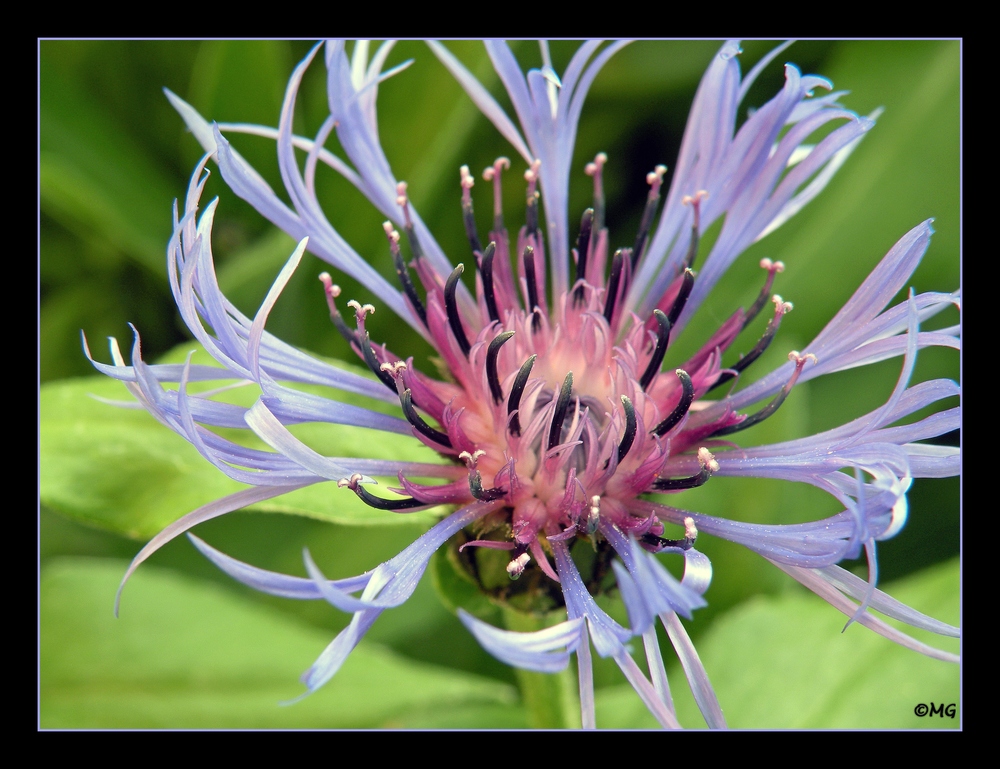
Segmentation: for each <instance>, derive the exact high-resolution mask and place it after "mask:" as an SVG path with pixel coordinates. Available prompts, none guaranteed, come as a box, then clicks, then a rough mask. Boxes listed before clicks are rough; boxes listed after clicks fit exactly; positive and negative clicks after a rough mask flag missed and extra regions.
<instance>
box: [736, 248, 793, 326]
mask: <svg viewBox="0 0 1000 769" xmlns="http://www.w3.org/2000/svg"><path fill="white" fill-rule="evenodd" d="M760 266H761V269H764V270H767V278H766V279H765V281H764V287H763V288H762V289H761V290H760V293H759V294H757V299H756V300H755V301H754V303H753V305H751V307H750V309H749V310H747V313H746V316H745V317H744V318H743V328H746V327H747V326H748V325H749V324H750V322H751V321H752V320H753V319H754V318H756V317H757V315H758V314H759V313H760V311H761V310H763V309H764V305H766V304H767V300H768V298H769V297H770V296H771V287H772V286H773V285H774V276H775V275H776V274H778V273H779V272H784V271H785V264H784V262H772V261H771V260H770V259H768V258H767V257H766V256H765V257H764V258H763V259H761V260H760ZM741 330H742V329H741Z"/></svg>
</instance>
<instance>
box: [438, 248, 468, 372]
mask: <svg viewBox="0 0 1000 769" xmlns="http://www.w3.org/2000/svg"><path fill="white" fill-rule="evenodd" d="M463 272H465V265H463V264H460V265H458V267H456V268H455V269H454V271H453V272H452V273H451V275H449V276H448V280H447V281H446V282H445V284H444V308H445V311H446V312H447V313H448V325H449V326H451V333H452V334H453V335H454V336H455V341H457V342H458V346H459V348H461V350H462V354H463V355H465V357H469V349H470V345H469V340H468V339H467V338H466V336H465V330H464V329H463V328H462V319H461V318H460V317H458V303H457V302H456V301H455V289H456V288H458V281H459V279H460V278H461V277H462V273H463Z"/></svg>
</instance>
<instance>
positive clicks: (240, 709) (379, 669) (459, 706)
mask: <svg viewBox="0 0 1000 769" xmlns="http://www.w3.org/2000/svg"><path fill="white" fill-rule="evenodd" d="M124 568H125V563H124V562H122V561H112V560H101V559H59V560H56V561H54V562H53V563H51V565H49V566H48V567H47V568H46V569H45V570H44V572H43V574H42V580H41V639H42V640H41V651H40V660H41V725H42V727H43V728H385V727H399V726H404V725H412V726H416V725H428V724H432V723H434V720H435V718H436V717H437V716H438V714H454V713H458V714H460V718H459V719H458V720H459V721H460V723H461V725H462V726H469V727H479V728H483V727H489V726H492V725H494V724H497V725H502V726H516V725H523V717H521V718H520V720H519V718H518V712H519V711H518V708H517V706H516V698H517V695H516V692H515V690H514V689H513V688H512V687H510V686H508V685H506V684H502V683H498V682H496V681H492V680H490V679H485V678H481V677H478V676H473V675H469V674H467V673H461V672H456V671H453V670H447V669H445V668H439V667H435V666H432V665H427V664H422V663H416V662H413V661H411V660H407V659H405V658H403V657H401V656H399V655H397V654H393V653H391V652H389V651H387V650H385V649H383V648H381V647H379V646H377V645H375V644H368V643H365V642H362V643H361V644H360V645H359V647H358V648H357V649H355V650H354V652H353V653H352V654H351V656H350V657H349V658H348V660H347V662H346V663H345V664H344V666H343V668H342V669H341V670H340V671H339V672H338V674H337V675H336V676H335V677H334V678H333V680H332V681H331V682H330V683H329V684H327V685H326V686H325V687H323V689H321V690H320V691H318V692H317V693H316V694H314V695H312V696H310V697H307V698H306V699H304V700H303V701H301V702H299V703H296V704H294V705H290V706H287V707H283V706H281V705H280V704H279V703H281V702H285V701H288V700H290V699H292V698H294V697H296V696H298V695H299V694H301V693H302V687H301V685H300V684H299V683H298V681H297V679H298V676H299V675H300V674H301V673H302V671H303V670H305V669H306V668H307V667H308V666H309V665H310V664H311V663H312V662H313V661H314V659H315V658H316V657H317V656H318V655H319V653H320V652H321V651H322V650H323V648H324V647H325V646H326V645H327V644H328V643H329V642H330V640H331V639H330V636H329V635H328V634H326V633H324V632H323V631H320V630H316V629H315V628H311V627H308V626H305V625H302V624H301V623H299V622H298V621H296V620H293V619H290V618H289V617H288V616H286V615H284V614H282V613H280V612H277V611H274V610H273V609H270V608H266V607H261V606H256V605H253V604H251V603H248V602H245V601H243V600H242V599H240V598H237V597H234V596H233V595H231V594H230V593H228V592H227V591H224V590H221V589H219V588H218V587H215V586H210V585H206V584H204V583H196V582H194V581H192V580H190V579H188V578H186V577H181V576H178V575H177V574H175V573H173V572H170V571H166V570H159V569H156V568H155V567H147V568H144V569H143V570H141V571H140V572H139V573H138V574H137V575H136V576H135V578H134V580H133V581H132V584H131V585H130V590H131V591H132V600H130V601H129V606H128V610H127V611H125V612H123V614H122V617H121V618H120V619H115V618H114V616H113V614H112V611H111V605H112V600H113V596H114V592H115V589H116V586H117V584H118V580H119V579H120V578H121V574H122V571H123V569H124ZM441 725H444V724H443V723H442V724H441Z"/></svg>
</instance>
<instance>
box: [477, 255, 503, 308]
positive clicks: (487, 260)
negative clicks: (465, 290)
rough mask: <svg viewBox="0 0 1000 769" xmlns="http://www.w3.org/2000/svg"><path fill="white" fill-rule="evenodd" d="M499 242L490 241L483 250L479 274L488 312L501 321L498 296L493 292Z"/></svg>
mask: <svg viewBox="0 0 1000 769" xmlns="http://www.w3.org/2000/svg"><path fill="white" fill-rule="evenodd" d="M496 252H497V244H496V243H495V242H494V241H490V243H489V245H487V246H486V250H485V251H483V258H482V260H481V261H480V262H479V275H480V277H482V279H483V300H484V301H485V302H486V312H487V313H488V314H489V316H490V320H492V321H496V322H499V321H500V312H499V311H498V310H497V298H496V295H495V294H494V293H493V258H494V257H495V256H496Z"/></svg>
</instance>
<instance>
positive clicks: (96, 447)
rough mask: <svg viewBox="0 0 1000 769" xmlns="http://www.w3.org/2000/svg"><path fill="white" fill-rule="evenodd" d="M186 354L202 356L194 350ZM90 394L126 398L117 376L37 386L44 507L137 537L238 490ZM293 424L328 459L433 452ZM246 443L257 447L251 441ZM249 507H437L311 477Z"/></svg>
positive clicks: (361, 433) (184, 445) (358, 510)
mask: <svg viewBox="0 0 1000 769" xmlns="http://www.w3.org/2000/svg"><path fill="white" fill-rule="evenodd" d="M196 347H197V345H195V344H194V343H191V344H187V345H182V346H181V347H180V348H179V349H178V350H177V351H175V352H174V353H173V354H172V355H170V356H167V358H166V360H177V359H181V360H183V358H184V357H185V356H186V354H187V352H188V351H190V350H192V349H195V348H196ZM195 361H196V362H206V363H210V362H211V361H210V360H209V359H207V356H205V354H204V353H203V352H200V351H199V352H198V354H197V355H196V356H195ZM195 389H196V388H195V387H194V386H192V390H193V391H194V390H195ZM241 389H242V390H243V392H240V391H235V393H236V394H235V399H236V400H240V399H242V402H243V404H244V405H247V406H249V405H250V404H251V403H252V402H253V399H254V398H255V397H256V395H255V394H254V393H253V392H251V389H250V388H241ZM314 391H316V392H319V390H318V389H315V390H314ZM326 394H327V395H329V391H327V393H326ZM93 396H96V397H101V398H107V399H112V400H117V401H126V400H131V396H130V395H129V394H128V393H127V391H126V390H125V389H124V387H123V386H122V385H121V384H120V383H118V382H115V381H113V380H110V379H107V378H104V377H92V378H86V379H70V380H64V381H61V382H57V383H52V384H47V385H45V386H44V387H43V388H42V391H41V400H40V412H41V425H40V442H41V449H40V464H41V498H42V501H43V503H44V504H46V505H47V506H49V507H51V508H52V509H53V510H56V511H58V512H60V513H62V514H63V515H67V516H69V517H70V518H73V519H75V520H79V521H81V522H83V523H87V524H89V525H92V526H98V527H101V528H105V529H110V530H112V531H116V532H119V533H121V534H125V535H126V536H129V537H134V538H137V539H146V538H149V537H151V536H152V535H154V534H156V533H157V532H158V531H160V530H161V529H162V528H163V527H164V526H166V525H167V524H169V523H171V522H172V521H174V520H176V519H177V518H179V517H180V516H182V515H184V514H185V513H188V512H190V511H191V510H194V509H195V508H197V507H199V506H201V505H203V504H206V503H208V502H211V501H213V500H215V499H219V498H220V497H223V496H225V495H227V494H231V493H233V492H235V491H238V490H240V489H241V488H245V486H244V485H243V484H240V483H237V482H236V481H233V480H231V479H229V478H228V477H226V476H225V475H223V474H222V473H221V472H220V471H219V470H217V469H216V468H215V467H213V466H212V465H211V464H210V463H209V462H208V461H207V460H205V459H204V458H203V457H202V456H201V455H200V454H199V453H198V452H197V450H196V449H195V448H194V447H193V446H191V445H190V444H189V443H188V442H187V441H185V440H184V439H183V438H181V437H180V436H178V435H176V434H175V433H173V432H172V431H170V430H169V429H168V428H166V427H164V426H163V425H161V424H159V423H158V422H157V421H156V420H154V419H153V418H152V417H151V416H149V415H148V414H147V413H145V412H144V411H141V410H130V409H121V408H116V407H115V406H111V405H108V404H106V403H102V402H100V401H98V400H95V398H94V397H93ZM334 397H336V398H337V399H338V400H344V401H350V400H352V398H353V400H354V401H355V402H357V403H361V399H359V398H357V397H353V396H348V395H345V394H343V393H337V394H336V395H335V396H334ZM294 429H295V431H296V433H297V434H298V436H299V437H300V438H301V439H302V440H304V441H306V442H307V443H308V444H309V445H310V446H312V447H313V448H315V449H316V450H317V451H320V452H323V453H326V454H328V455H330V456H352V455H357V454H358V453H359V449H358V448H357V447H359V446H363V447H364V449H363V453H364V455H365V456H366V457H374V458H386V459H398V460H399V461H424V462H435V461H437V459H438V457H437V455H436V454H435V453H434V452H432V451H430V450H429V449H427V448H426V447H424V446H423V444H421V443H420V442H419V441H417V440H416V439H413V438H409V437H408V436H399V435H389V434H386V433H380V432H374V431H372V430H367V429H364V428H358V427H346V426H343V425H301V426H299V427H297V428H294ZM220 432H225V433H226V437H233V435H234V434H236V433H240V434H241V435H242V434H243V433H247V434H248V436H249V438H250V439H253V438H254V436H253V435H252V434H250V432H249V430H246V431H220ZM243 438H247V436H243ZM248 443H249V445H253V446H254V447H256V448H261V449H267V447H266V446H265V445H264V444H263V443H261V442H259V441H257V442H254V441H253V440H249V441H248ZM393 480H395V479H390V481H389V483H390V484H392V481H393ZM380 493H386V492H380ZM249 509H252V510H259V511H263V512H279V513H288V514H292V515H304V516H308V517H312V518H318V519H321V520H325V521H331V522H335V523H346V524H352V525H389V524H398V523H410V524H412V523H414V522H415V521H416V522H423V523H429V522H431V521H433V520H435V519H436V518H437V517H438V516H439V514H440V511H436V510H430V511H425V512H418V513H410V514H406V515H399V514H396V513H391V512H386V511H379V510H373V509H372V508H369V507H368V506H366V505H365V504H364V503H362V502H361V501H360V500H359V499H358V498H357V497H356V496H355V495H354V494H353V493H351V492H350V491H349V490H347V489H338V488H337V487H336V485H335V484H333V483H322V484H315V485H313V486H309V487H307V488H304V489H300V490H299V491H295V492H291V493H289V494H286V495H284V496H282V497H278V498H277V499H273V500H268V501H266V502H261V503H258V504H255V505H252V506H251V507H250V508H249Z"/></svg>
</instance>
